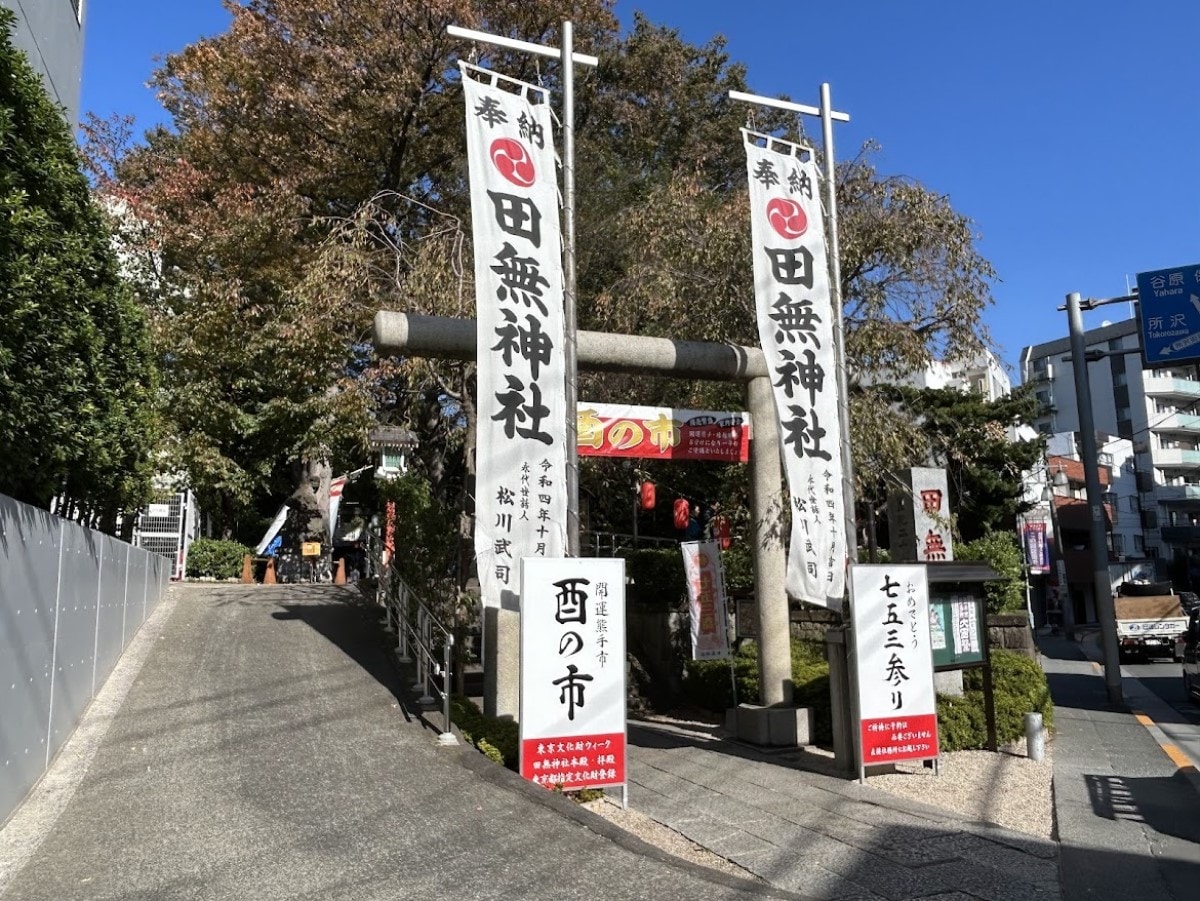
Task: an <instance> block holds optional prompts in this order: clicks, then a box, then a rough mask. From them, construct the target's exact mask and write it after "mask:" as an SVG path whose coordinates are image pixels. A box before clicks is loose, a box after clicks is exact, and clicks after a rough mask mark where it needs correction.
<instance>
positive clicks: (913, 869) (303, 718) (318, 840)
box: [0, 585, 1200, 901]
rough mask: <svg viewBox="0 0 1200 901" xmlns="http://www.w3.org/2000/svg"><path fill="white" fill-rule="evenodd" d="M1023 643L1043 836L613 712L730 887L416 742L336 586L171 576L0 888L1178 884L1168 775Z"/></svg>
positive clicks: (1027, 894)
mask: <svg viewBox="0 0 1200 901" xmlns="http://www.w3.org/2000/svg"><path fill="white" fill-rule="evenodd" d="M1043 650H1044V651H1045V652H1046V653H1047V654H1048V659H1047V661H1046V665H1047V669H1048V671H1049V672H1050V677H1051V683H1052V690H1053V692H1054V697H1055V701H1056V702H1057V705H1058V706H1057V724H1058V729H1059V733H1058V736H1057V738H1056V740H1055V748H1054V760H1055V793H1056V810H1057V816H1058V823H1059V830H1060V837H1061V839H1062V841H1061V849H1060V848H1059V846H1058V845H1057V844H1055V843H1052V842H1046V841H1042V840H1040V839H1037V838H1033V837H1030V836H1025V835H1022V834H1019V833H1014V832H1010V831H1007V830H1004V829H1001V828H999V827H993V826H990V825H987V824H983V823H976V822H971V821H968V820H965V819H962V818H959V817H957V816H956V815H954V814H950V813H947V812H945V811H942V810H938V809H935V808H931V807H926V806H924V805H921V804H917V803H913V802H909V801H905V800H903V799H899V798H896V797H893V796H891V795H887V794H885V793H882V792H879V791H877V790H875V789H872V788H870V787H869V786H860V785H858V783H857V782H856V781H853V780H846V779H844V778H840V777H837V776H835V775H832V774H830V773H828V772H821V771H820V767H819V765H818V764H819V761H818V762H814V761H815V758H814V757H813V756H812V755H807V754H805V753H804V752H802V751H793V752H790V753H777V754H772V753H767V752H764V751H761V750H755V749H752V748H749V747H745V746H741V745H739V744H737V743H736V742H731V741H720V740H715V739H713V738H712V737H711V736H707V735H704V734H697V733H684V732H680V731H678V730H671V729H668V728H664V727H661V726H653V727H652V726H649V725H644V724H637V723H633V724H631V727H630V743H631V748H630V774H631V789H630V790H631V804H632V806H633V807H634V808H635V809H637V810H640V811H642V812H643V813H646V814H648V815H649V816H651V817H652V818H654V819H656V820H658V821H660V822H662V823H665V824H667V825H668V826H669V827H671V828H673V829H675V830H677V831H678V832H680V833H681V834H683V835H684V836H686V837H688V838H690V839H691V840H692V841H694V842H696V843H697V844H699V845H702V846H704V847H706V848H709V849H710V850H712V851H713V852H715V853H717V854H720V855H722V856H724V857H726V858H728V859H730V860H732V861H734V862H735V863H737V864H739V865H740V866H742V867H744V868H745V869H747V870H748V871H750V872H751V873H753V874H755V875H756V876H757V877H759V878H758V879H757V880H754V879H751V878H745V879H740V878H737V877H734V876H727V875H722V874H718V873H715V872H714V871H711V870H708V869H706V868H703V867H699V866H696V865H693V864H689V863H685V862H683V861H680V860H678V859H677V858H674V857H671V856H670V855H667V854H665V853H664V852H662V851H660V850H658V849H656V848H654V847H651V846H650V845H647V844H645V843H644V842H642V841H640V840H639V839H637V838H635V837H633V836H631V835H630V834H628V833H625V832H624V831H622V830H621V829H619V828H617V827H616V826H614V825H613V824H612V823H610V822H608V821H607V820H604V819H603V818H601V817H599V816H597V815H596V814H593V813H591V812H590V811H588V810H585V809H583V808H581V807H579V806H577V805H575V804H574V803H572V802H570V801H567V800H566V799H564V798H562V797H560V796H557V795H555V794H553V793H550V792H547V791H545V790H543V789H540V788H537V787H535V786H533V785H530V784H528V783H526V782H524V781H523V780H521V779H520V778H519V777H517V776H516V775H515V774H513V773H511V772H509V771H507V770H504V769H502V768H500V767H497V766H495V765H494V764H491V763H490V762H488V761H487V760H486V759H485V758H484V757H483V756H482V755H480V754H478V753H476V752H475V751H473V750H471V749H468V748H464V747H459V748H444V747H438V745H437V742H436V734H437V731H438V730H437V729H435V728H431V725H432V724H430V723H428V722H427V721H426V720H425V719H424V718H423V717H422V715H421V714H420V712H419V711H418V710H417V709H416V708H415V706H413V705H412V704H411V702H410V700H409V698H408V695H407V693H406V691H405V689H404V687H405V686H406V685H407V682H408V680H407V679H404V678H402V674H401V672H400V671H399V670H398V669H397V667H396V665H395V663H394V660H393V658H392V657H391V655H390V652H389V650H388V646H387V643H385V641H384V637H383V635H382V632H381V629H380V623H379V617H378V611H377V610H375V609H373V608H368V607H367V606H365V605H364V604H363V603H361V602H360V601H358V599H357V596H356V595H355V594H354V593H353V592H352V591H350V590H347V589H342V588H335V587H333V586H303V587H297V586H284V585H280V586H273V587H267V586H241V585H219V586H207V587H204V586H179V587H175V588H173V589H172V591H171V592H170V594H169V596H168V599H167V600H166V601H165V602H164V604H163V605H162V607H160V609H159V611H158V612H157V613H156V614H155V616H154V617H152V618H151V620H150V621H149V622H148V623H147V625H146V627H144V628H143V630H142V632H141V633H139V635H138V636H137V638H136V639H135V641H134V642H133V644H132V645H131V646H130V649H129V651H127V652H126V654H125V656H124V657H123V658H122V661H121V663H120V664H119V665H118V669H117V671H115V672H114V676H113V677H112V678H111V679H110V680H109V684H107V685H106V686H105V689H104V692H102V695H103V694H104V693H105V692H108V690H109V688H110V686H111V685H120V686H121V688H120V692H119V695H117V696H116V698H115V699H107V700H106V699H105V698H104V697H98V698H97V701H96V702H94V703H93V705H92V709H91V710H90V711H89V714H88V716H87V717H85V721H84V723H83V724H81V727H80V729H79V730H78V731H77V733H76V736H75V737H73V738H72V740H71V742H70V743H68V748H67V749H64V752H63V753H62V754H61V755H60V757H59V759H58V760H57V761H56V762H55V765H54V767H52V770H51V773H50V774H49V775H48V777H47V778H46V779H45V780H43V783H42V784H41V785H40V786H39V788H38V789H37V790H36V791H35V793H34V794H33V795H32V796H31V798H30V800H29V801H28V802H27V803H26V804H25V805H24V806H23V807H22V808H21V810H19V811H18V813H17V814H16V815H15V816H14V817H13V818H12V820H10V821H9V823H7V824H5V826H4V828H3V829H0V897H3V899H4V901H15V899H20V901H50V899H55V901H59V899H64V901H70V899H147V901H149V899H155V901H159V899H166V901H170V899H226V898H228V899H238V901H258V899H275V898H280V899H282V898H295V899H313V901H316V899H355V901H366V899H376V898H377V899H385V898H387V899H391V898H401V897H413V898H416V897H420V898H429V899H447V901H448V899H474V898H478V899H484V898H488V899H514V901H515V899H530V901H539V899H547V901H549V899H555V901H558V899H567V901H569V899H573V898H577V899H584V898H588V899H593V898H598V899H642V898H664V899H665V898H683V897H689V898H690V897H695V898H703V899H742V898H812V899H840V901H857V899H862V901H866V899H872V901H876V899H896V901H899V899H910V898H913V899H915V898H922V899H927V901H970V899H985V901H1008V899H1013V901H1027V899H1032V901H1039V899H1057V898H1059V897H1060V879H1061V892H1062V896H1063V897H1064V898H1066V899H1067V901H1075V899H1084V898H1087V899H1108V898H1112V899H1122V901H1124V899H1128V898H1143V897H1146V898H1151V897H1152V898H1155V899H1160V898H1166V899H1183V898H1193V897H1196V896H1197V886H1200V855H1198V854H1197V849H1198V848H1200V844H1197V842H1198V840H1200V835H1198V834H1197V832H1198V829H1197V827H1196V825H1194V823H1193V821H1194V820H1196V819H1197V817H1195V816H1194V812H1195V811H1196V810H1197V805H1196V801H1197V795H1196V793H1195V792H1194V790H1193V789H1192V787H1191V784H1190V782H1188V781H1187V778H1186V777H1185V776H1184V774H1181V773H1179V772H1178V771H1176V770H1175V767H1174V765H1173V764H1171V763H1170V761H1169V759H1168V758H1167V757H1166V755H1165V754H1164V753H1163V751H1162V750H1161V749H1160V748H1159V747H1158V746H1157V744H1156V743H1155V741H1154V738H1153V737H1152V735H1151V733H1150V732H1149V731H1147V729H1146V728H1145V727H1144V726H1142V725H1141V724H1140V723H1138V721H1137V720H1136V719H1135V718H1134V716H1133V714H1132V713H1131V712H1130V711H1129V710H1128V709H1126V708H1120V709H1112V708H1109V707H1108V706H1107V705H1106V704H1105V703H1104V687H1103V680H1102V678H1101V676H1100V674H1099V673H1098V671H1097V669H1096V668H1095V667H1094V666H1093V665H1092V664H1091V663H1090V662H1089V661H1088V660H1086V659H1084V655H1083V654H1082V653H1081V651H1080V646H1079V645H1077V644H1073V643H1067V642H1063V643H1062V644H1061V646H1058V645H1055V643H1054V641H1053V640H1047V642H1046V645H1045V646H1044V647H1043ZM1126 686H1127V693H1130V695H1129V696H1130V697H1133V696H1134V694H1133V693H1136V692H1137V690H1138V685H1137V684H1136V680H1126ZM1151 700H1152V699H1149V698H1144V697H1140V696H1139V699H1138V704H1139V705H1141V704H1143V703H1146V704H1148V703H1150V702H1151ZM77 739H79V741H77ZM77 745H78V746H80V747H81V748H82V749H83V750H79V748H77V747H76V746H77ZM1060 873H1061V877H1060Z"/></svg>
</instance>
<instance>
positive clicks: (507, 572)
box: [459, 63, 574, 609]
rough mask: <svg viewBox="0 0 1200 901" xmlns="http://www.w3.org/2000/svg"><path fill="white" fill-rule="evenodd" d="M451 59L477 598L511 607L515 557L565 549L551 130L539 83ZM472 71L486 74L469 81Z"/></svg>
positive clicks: (516, 585) (559, 287)
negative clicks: (457, 78) (467, 257)
mask: <svg viewBox="0 0 1200 901" xmlns="http://www.w3.org/2000/svg"><path fill="white" fill-rule="evenodd" d="M459 65H460V68H461V70H462V73H463V79H462V84H463V92H464V94H465V95H466V113H467V158H468V162H469V167H470V176H471V219H472V230H473V233H474V240H475V302H476V307H477V310H478V314H477V315H478V349H477V357H476V358H477V361H478V396H477V407H476V409H477V413H478V438H477V443H476V490H475V556H476V560H477V562H478V566H479V584H480V589H481V592H482V597H483V603H484V606H488V607H494V606H502V605H503V606H505V607H509V608H512V609H515V608H516V607H517V604H518V595H519V592H520V578H521V566H520V561H521V558H522V557H561V556H563V554H564V553H565V549H566V522H567V491H566V473H567V448H566V413H567V410H566V382H565V379H566V367H565V364H564V358H563V353H564V348H565V330H564V324H563V322H564V320H563V276H562V241H561V236H560V230H559V217H558V179H557V171H556V168H555V155H554V140H553V132H552V129H551V122H550V107H549V103H548V97H547V94H546V92H545V91H543V90H542V89H541V88H537V87H533V86H531V85H526V84H522V83H520V82H514V81H511V80H510V79H505V78H503V77H502V76H499V75H496V74H495V73H491V72H487V71H486V70H483V69H479V68H477V67H475V66H470V65H467V64H465V63H460V64H459ZM479 75H483V76H484V77H486V78H487V79H488V82H487V83H483V82H480V81H477V80H476V78H477V77H478V76H479ZM498 81H504V82H505V83H506V84H509V85H512V86H514V87H515V88H516V90H517V91H518V93H513V92H512V91H511V90H505V89H502V88H501V87H499V86H498V84H497V82H498ZM573 412H574V411H572V413H573Z"/></svg>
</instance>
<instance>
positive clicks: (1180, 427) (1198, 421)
mask: <svg viewBox="0 0 1200 901" xmlns="http://www.w3.org/2000/svg"><path fill="white" fill-rule="evenodd" d="M1150 431H1152V432H1200V416H1197V415H1195V414H1193V413H1170V414H1168V415H1166V416H1163V417H1162V418H1161V419H1158V420H1156V421H1155V422H1154V423H1153V425H1151V426H1150Z"/></svg>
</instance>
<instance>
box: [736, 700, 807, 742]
mask: <svg viewBox="0 0 1200 901" xmlns="http://www.w3.org/2000/svg"><path fill="white" fill-rule="evenodd" d="M725 723H726V726H727V727H728V728H729V729H730V731H731V732H733V733H734V734H735V735H736V736H737V738H738V740H740V741H745V742H749V743H750V744H754V745H762V746H764V747H775V748H795V747H799V746H801V745H808V744H811V743H812V737H811V736H812V725H811V724H812V709H811V708H809V707H758V706H756V705H754V704H739V705H738V706H737V707H734V708H731V709H729V710H728V711H726V713H725Z"/></svg>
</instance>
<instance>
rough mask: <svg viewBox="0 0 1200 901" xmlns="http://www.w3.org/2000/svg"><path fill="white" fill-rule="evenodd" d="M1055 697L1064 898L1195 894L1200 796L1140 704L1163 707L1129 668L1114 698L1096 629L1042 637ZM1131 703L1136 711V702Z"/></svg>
mask: <svg viewBox="0 0 1200 901" xmlns="http://www.w3.org/2000/svg"><path fill="white" fill-rule="evenodd" d="M1038 644H1039V647H1040V648H1041V650H1042V654H1043V661H1042V662H1043V667H1044V668H1045V670H1046V674H1047V679H1048V681H1049V683H1050V691H1051V694H1052V695H1053V697H1054V703H1055V707H1054V721H1055V728H1056V733H1057V734H1056V736H1055V740H1054V741H1055V743H1054V795H1055V804H1054V807H1055V817H1056V820H1057V824H1058V839H1059V842H1060V846H1061V850H1060V855H1061V866H1062V873H1063V880H1062V885H1063V897H1064V899H1065V901H1076V899H1080V901H1082V899H1113V901H1125V899H1129V898H1155V899H1181V901H1182V899H1190V898H1195V897H1196V896H1197V892H1198V891H1200V888H1198V886H1200V845H1198V844H1197V842H1198V841H1200V795H1197V793H1196V789H1195V785H1194V780H1193V778H1192V777H1190V776H1189V775H1187V774H1186V773H1184V772H1180V770H1179V768H1178V767H1177V766H1176V764H1175V763H1174V762H1173V761H1172V760H1171V758H1170V757H1168V756H1167V754H1166V753H1165V752H1164V751H1163V749H1162V747H1160V745H1159V743H1158V741H1157V740H1156V739H1155V737H1154V735H1153V734H1152V732H1151V731H1150V729H1148V728H1147V726H1146V725H1144V724H1143V723H1142V722H1139V721H1138V719H1137V717H1136V716H1135V715H1134V713H1133V710H1139V711H1142V712H1145V713H1148V714H1149V715H1150V717H1151V718H1156V717H1158V716H1160V715H1161V714H1159V713H1158V711H1159V710H1160V709H1161V708H1163V707H1165V706H1166V705H1165V704H1164V702H1162V701H1160V700H1159V699H1158V698H1157V697H1156V696H1155V695H1153V693H1151V692H1150V691H1149V690H1148V689H1146V688H1145V687H1144V686H1143V685H1142V684H1141V683H1140V682H1139V681H1138V680H1137V679H1135V678H1132V677H1129V676H1125V677H1124V678H1123V679H1122V688H1123V693H1124V697H1125V701H1126V703H1125V705H1122V706H1119V707H1115V706H1113V705H1111V704H1109V702H1108V695H1107V691H1106V688H1105V682H1104V676H1103V672H1102V670H1101V668H1100V666H1099V665H1098V663H1099V660H1100V659H1101V657H1102V655H1101V653H1100V649H1099V647H1098V645H1097V644H1096V636H1095V635H1091V634H1085V635H1084V636H1083V641H1081V642H1073V641H1069V640H1067V639H1065V638H1061V637H1052V636H1039V638H1038ZM1131 708H1132V709H1131Z"/></svg>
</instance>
